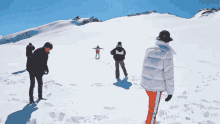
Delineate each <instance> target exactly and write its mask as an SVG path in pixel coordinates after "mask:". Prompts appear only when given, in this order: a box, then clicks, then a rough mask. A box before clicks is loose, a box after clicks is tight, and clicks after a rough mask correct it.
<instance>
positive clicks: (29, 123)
mask: <svg viewBox="0 0 220 124" xmlns="http://www.w3.org/2000/svg"><path fill="white" fill-rule="evenodd" d="M28 124H37V120H36V119H32V120H31V121H29V122H28Z"/></svg>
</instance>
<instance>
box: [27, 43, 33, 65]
mask: <svg viewBox="0 0 220 124" xmlns="http://www.w3.org/2000/svg"><path fill="white" fill-rule="evenodd" d="M33 50H35V47H34V46H33V45H32V44H31V43H29V45H27V47H26V56H27V61H28V58H30V57H31V56H32V51H33ZM26 67H27V64H26Z"/></svg>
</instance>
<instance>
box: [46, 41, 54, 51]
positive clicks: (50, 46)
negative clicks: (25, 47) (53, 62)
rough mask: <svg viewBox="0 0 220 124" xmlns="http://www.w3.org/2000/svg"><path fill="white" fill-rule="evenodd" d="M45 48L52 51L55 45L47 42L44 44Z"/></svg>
mask: <svg viewBox="0 0 220 124" xmlns="http://www.w3.org/2000/svg"><path fill="white" fill-rule="evenodd" d="M44 47H45V48H50V49H51V50H52V49H53V45H52V44H51V43H50V42H47V43H45V44H44Z"/></svg>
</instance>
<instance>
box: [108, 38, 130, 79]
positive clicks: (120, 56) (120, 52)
mask: <svg viewBox="0 0 220 124" xmlns="http://www.w3.org/2000/svg"><path fill="white" fill-rule="evenodd" d="M111 55H113V58H114V60H115V67H116V72H115V75H116V79H117V81H121V79H120V78H119V64H120V65H121V67H122V69H123V72H124V75H125V78H124V79H123V80H124V81H127V79H128V73H127V71H126V69H125V64H124V61H123V60H124V59H125V55H126V51H125V49H124V48H123V47H122V45H121V42H118V45H117V46H116V48H115V49H113V50H112V51H111Z"/></svg>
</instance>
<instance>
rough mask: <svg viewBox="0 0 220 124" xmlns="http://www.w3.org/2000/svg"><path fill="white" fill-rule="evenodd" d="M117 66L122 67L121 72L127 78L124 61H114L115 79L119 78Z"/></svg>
mask: <svg viewBox="0 0 220 124" xmlns="http://www.w3.org/2000/svg"><path fill="white" fill-rule="evenodd" d="M119 64H120V65H121V67H122V70H123V72H124V75H125V76H127V71H126V69H125V63H124V61H115V67H116V71H115V75H116V78H119Z"/></svg>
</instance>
